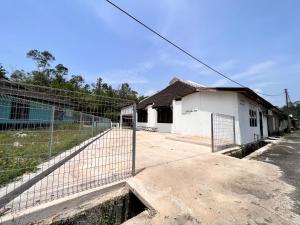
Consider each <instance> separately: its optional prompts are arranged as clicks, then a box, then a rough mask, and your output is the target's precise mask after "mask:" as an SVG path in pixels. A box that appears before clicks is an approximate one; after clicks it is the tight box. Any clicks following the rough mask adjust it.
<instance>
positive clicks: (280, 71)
mask: <svg viewBox="0 0 300 225" xmlns="http://www.w3.org/2000/svg"><path fill="white" fill-rule="evenodd" d="M115 3H117V4H118V5H120V6H121V7H122V8H124V9H125V10H127V11H129V12H131V13H132V14H133V15H135V16H136V17H138V18H140V19H141V20H143V21H144V22H145V23H146V24H148V25H149V26H151V27H153V28H155V29H156V30H157V31H159V32H161V33H162V34H163V35H165V36H167V37H169V39H171V40H172V41H174V42H176V43H177V44H178V45H180V46H182V47H183V48H185V49H186V50H188V51H190V52H191V53H193V54H194V55H195V56H197V57H199V58H200V59H202V60H203V61H205V62H207V63H208V64H210V65H212V66H213V67H215V68H217V69H218V70H220V71H222V72H223V73H225V74H227V75H228V76H230V77H231V78H233V79H236V80H237V81H238V82H241V83H243V84H244V85H245V86H249V87H250V88H252V89H255V90H257V91H260V92H264V93H269V94H278V93H281V92H283V89H284V88H288V89H289V92H290V95H291V98H292V100H293V101H296V100H300V91H299V87H300V45H299V40H300V29H299V21H300V1H297V0H294V1H289V0H285V1H273V0H264V1H261V0H251V1H240V0H236V1H234V0H222V1H219V0H210V1H202V0H189V1H187V0H185V1H184V0H152V1H137V0H123V1H120V0H115ZM0 28H1V32H0V63H2V64H3V65H4V66H5V68H6V69H7V70H8V71H13V70H14V69H25V70H31V69H33V68H34V66H35V65H34V64H33V63H32V62H31V61H30V60H29V59H27V58H26V57H25V54H26V52H27V51H28V50H30V49H39V50H49V51H50V52H51V53H52V54H54V55H55V57H56V59H57V61H56V63H63V64H65V65H66V66H67V67H68V68H69V69H70V74H75V73H76V74H82V75H84V77H85V79H86V81H87V82H89V83H91V82H94V81H95V80H96V78H97V77H99V76H101V77H102V78H103V79H104V81H106V82H108V83H111V84H112V85H113V86H114V87H118V86H119V85H120V83H122V82H128V83H130V85H131V86H132V87H133V88H134V89H136V90H138V91H139V92H140V93H141V94H146V95H149V94H152V93H154V92H155V91H158V90H160V89H162V88H164V87H165V86H166V85H167V83H168V82H169V81H170V80H171V79H172V78H173V77H175V76H177V77H179V78H182V79H189V80H192V81H195V82H198V83H201V84H203V85H206V86H234V84H233V83H230V82H229V81H226V80H224V79H222V78H221V77H220V76H218V75H217V74H215V73H213V72H211V71H209V70H207V69H206V68H204V67H203V66H201V65H200V64H199V63H197V62H195V61H193V60H192V59H190V58H188V57H187V56H185V55H183V54H182V53H181V52H179V51H178V50H176V49H174V48H173V47H171V46H170V45H168V44H167V43H165V42H163V41H162V40H160V39H158V38H156V37H155V36H153V34H151V33H149V32H148V31H147V30H145V29H144V28H143V27H141V26H140V25H138V24H137V23H135V22H133V21H132V20H130V19H129V18H127V17H125V16H124V15H123V14H121V13H120V12H118V11H117V10H116V9H114V8H113V7H111V6H110V5H109V4H107V3H106V2H105V1H104V0H51V1H49V0H47V1H46V0H26V1H21V0H2V1H1V13H0ZM266 98H267V99H268V100H270V101H271V102H273V103H274V104H277V105H283V104H284V97H283V96H278V97H266Z"/></svg>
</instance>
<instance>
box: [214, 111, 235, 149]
mask: <svg viewBox="0 0 300 225" xmlns="http://www.w3.org/2000/svg"><path fill="white" fill-rule="evenodd" d="M235 144H236V136H235V118H234V116H229V115H224V114H218V113H212V114H211V147H212V152H217V151H220V150H223V149H225V148H228V147H232V146H234V145H235Z"/></svg>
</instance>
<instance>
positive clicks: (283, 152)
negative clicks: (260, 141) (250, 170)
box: [255, 131, 300, 215]
mask: <svg viewBox="0 0 300 225" xmlns="http://www.w3.org/2000/svg"><path fill="white" fill-rule="evenodd" d="M255 159H256V160H259V161H263V162H267V163H271V164H274V165H276V166H278V167H280V169H281V170H282V172H283V176H282V179H283V180H284V181H285V182H286V183H288V184H290V185H292V186H294V187H295V188H296V190H295V191H294V192H293V193H292V194H291V196H290V197H291V198H292V199H293V200H294V201H295V208H294V213H296V214H298V215H300V131H296V132H294V133H291V134H288V135H286V136H285V137H284V139H283V141H282V142H280V143H278V144H276V145H273V146H272V147H271V149H269V150H268V151H266V152H264V153H262V154H261V155H259V156H257V157H256V158H255Z"/></svg>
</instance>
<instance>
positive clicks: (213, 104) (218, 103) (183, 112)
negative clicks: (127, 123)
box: [137, 90, 268, 144]
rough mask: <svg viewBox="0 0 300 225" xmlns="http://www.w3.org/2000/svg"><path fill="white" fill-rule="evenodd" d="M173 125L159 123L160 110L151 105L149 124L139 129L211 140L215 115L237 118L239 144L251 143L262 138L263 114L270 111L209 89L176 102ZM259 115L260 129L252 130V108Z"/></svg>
mask: <svg viewBox="0 0 300 225" xmlns="http://www.w3.org/2000/svg"><path fill="white" fill-rule="evenodd" d="M172 107H173V123H172V124H166V123H157V111H156V109H153V108H152V106H147V111H148V122H147V123H139V122H138V123H137V126H145V127H155V128H157V129H158V131H159V132H171V133H178V134H187V135H197V136H203V137H207V138H211V113H220V114H225V115H230V116H234V117H235V129H236V143H237V144H247V143H251V142H253V141H255V135H256V139H257V138H259V137H260V126H259V112H262V113H263V112H264V111H265V110H266V109H265V108H264V107H263V106H260V105H258V104H257V103H256V102H254V101H252V100H250V99H248V98H247V97H245V96H243V95H241V94H238V93H235V92H222V91H212V90H206V91H201V92H195V93H193V94H190V95H187V96H185V97H183V98H182V99H181V100H180V101H175V100H174V101H173V104H172ZM250 108H251V109H253V110H256V112H257V127H250V122H249V119H250V117H249V109H250ZM262 115H263V117H262V121H263V137H267V136H268V125H267V117H266V116H264V114H262Z"/></svg>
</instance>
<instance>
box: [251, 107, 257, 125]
mask: <svg viewBox="0 0 300 225" xmlns="http://www.w3.org/2000/svg"><path fill="white" fill-rule="evenodd" d="M249 118H250V127H257V113H256V111H255V110H252V109H249Z"/></svg>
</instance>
